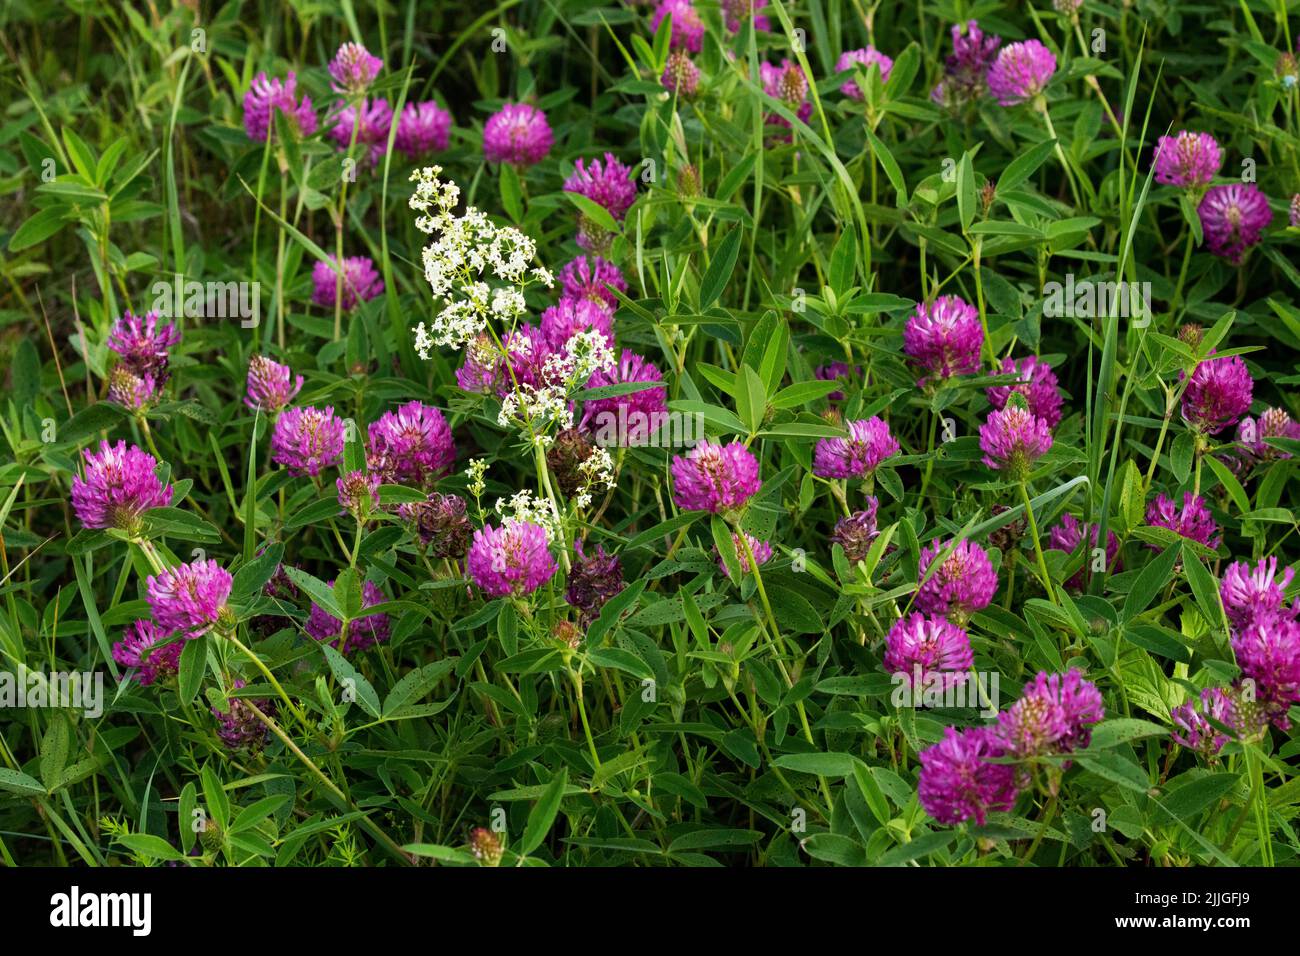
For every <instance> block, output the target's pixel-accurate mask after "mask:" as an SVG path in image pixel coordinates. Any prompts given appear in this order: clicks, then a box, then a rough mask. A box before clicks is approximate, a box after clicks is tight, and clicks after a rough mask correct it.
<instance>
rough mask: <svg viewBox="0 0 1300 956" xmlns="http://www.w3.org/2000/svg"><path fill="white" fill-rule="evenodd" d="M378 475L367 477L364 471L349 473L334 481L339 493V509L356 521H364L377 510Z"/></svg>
mask: <svg viewBox="0 0 1300 956" xmlns="http://www.w3.org/2000/svg"><path fill="white" fill-rule="evenodd" d="M379 485H380V480H379V476H378V475H367V474H366V473H365V472H364V471H349V472H348V473H347V474H346V475H340V476H339V477H338V478H337V479H335V481H334V487H335V488H336V489H337V490H338V493H339V507H340V508H342V509H343V510H344V511H346V512H347V513H348V514H350V515H352V517H354V518H356V519H357V520H358V521H362V520H364V519H365V517H366V515H368V514H369V513H370V512H372V511H378V510H379Z"/></svg>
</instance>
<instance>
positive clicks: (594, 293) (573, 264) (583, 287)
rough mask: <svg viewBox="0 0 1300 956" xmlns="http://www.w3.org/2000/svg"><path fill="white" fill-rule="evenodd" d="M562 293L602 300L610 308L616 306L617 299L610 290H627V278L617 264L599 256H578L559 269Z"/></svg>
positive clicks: (574, 297)
mask: <svg viewBox="0 0 1300 956" xmlns="http://www.w3.org/2000/svg"><path fill="white" fill-rule="evenodd" d="M560 284H561V285H562V286H563V287H564V295H565V296H567V297H568V298H571V299H590V300H591V301H593V302H603V303H604V304H605V305H607V306H609V308H610V310H611V311H612V310H614V309H617V308H618V299H617V297H615V295H614V294H613V293H612V292H611V291H610V289H617V290H618V291H619V292H627V280H626V279H624V278H623V273H622V272H621V271H620V270H619V268H618V266H616V265H614V263H612V262H607V261H606V260H604V259H602V258H601V257H600V256H585V255H584V256H578V257H577V258H576V259H573V260H571V261H570V262H568V263H567V264H566V265H565V266H564V268H563V269H561V270H560Z"/></svg>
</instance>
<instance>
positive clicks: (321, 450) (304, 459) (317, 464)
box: [271, 405, 344, 478]
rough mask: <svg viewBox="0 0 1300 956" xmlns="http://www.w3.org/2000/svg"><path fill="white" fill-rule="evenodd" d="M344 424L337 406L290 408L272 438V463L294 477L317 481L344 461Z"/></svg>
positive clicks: (278, 422) (283, 413) (276, 423)
mask: <svg viewBox="0 0 1300 956" xmlns="http://www.w3.org/2000/svg"><path fill="white" fill-rule="evenodd" d="M343 432H344V425H343V420H342V419H340V418H338V417H337V416H335V414H334V406H333V405H327V406H326V407H325V408H324V409H323V410H322V409H319V408H303V407H299V408H290V409H288V410H287V411H285V412H282V413H281V415H280V417H279V418H277V419H276V420H275V431H274V432H272V434H271V460H272V461H274V462H275V463H276V464H277V465H283V466H284V467H286V468H288V469H289V473H290V474H292V475H299V476H301V475H310V476H311V477H312V478H315V477H316V476H317V475H319V474H320V473H321V472H322V471H324V470H325V469H326V468H330V467H332V466H334V465H336V464H338V463H339V461H340V460H342V458H343Z"/></svg>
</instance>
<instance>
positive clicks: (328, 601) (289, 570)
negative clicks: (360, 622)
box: [284, 564, 343, 620]
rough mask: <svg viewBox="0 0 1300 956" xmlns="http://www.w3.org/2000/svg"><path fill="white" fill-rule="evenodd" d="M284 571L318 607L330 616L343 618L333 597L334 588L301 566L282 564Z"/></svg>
mask: <svg viewBox="0 0 1300 956" xmlns="http://www.w3.org/2000/svg"><path fill="white" fill-rule="evenodd" d="M284 573H285V574H287V575H289V580H290V581H292V582H293V583H294V584H296V585H298V587H300V588H302V589H303V590H304V591H306V592H307V596H308V597H309V598H311V599H312V601H313V602H314V603H316V604H318V605H319V606H320V609H321V610H322V611H324V612H325V613H327V614H328V615H329V616H330V617H336V618H338V619H339V620H343V611H342V610H341V609H340V608H339V606H338V602H336V601H335V599H334V590H333V589H332V588H331V587H330V586H329V585H328V584H326V583H325V582H324V581H322V580H320V579H319V578H315V577H312V576H311V575H310V574H308V573H307V572H306V571H303V570H302V569H301V568H296V567H294V566H293V565H291V564H286V565H285V566H284Z"/></svg>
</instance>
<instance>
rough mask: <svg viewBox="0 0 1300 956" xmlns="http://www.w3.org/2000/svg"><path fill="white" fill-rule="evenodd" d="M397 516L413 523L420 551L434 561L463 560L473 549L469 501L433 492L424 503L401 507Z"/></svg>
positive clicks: (399, 506)
mask: <svg viewBox="0 0 1300 956" xmlns="http://www.w3.org/2000/svg"><path fill="white" fill-rule="evenodd" d="M397 514H398V516H399V517H400V518H402V520H404V521H408V522H410V523H411V526H412V528H413V529H414V531H415V533H416V535H417V537H419V539H420V547H422V548H427V549H428V551H429V555H430V557H433V558H463V557H464V556H465V552H466V551H467V550H468V548H469V536H470V531H471V529H470V525H469V518H467V517H466V515H465V499H464V498H461V497H460V496H459V495H444V494H439V493H438V492H436V491H435V492H430V493H429V496H428V498H427V499H426V500H424V501H416V502H411V503H409V504H402V505H398V506H397Z"/></svg>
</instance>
